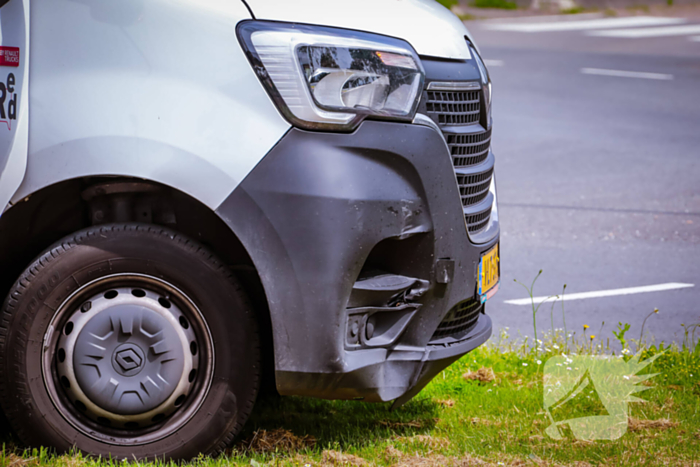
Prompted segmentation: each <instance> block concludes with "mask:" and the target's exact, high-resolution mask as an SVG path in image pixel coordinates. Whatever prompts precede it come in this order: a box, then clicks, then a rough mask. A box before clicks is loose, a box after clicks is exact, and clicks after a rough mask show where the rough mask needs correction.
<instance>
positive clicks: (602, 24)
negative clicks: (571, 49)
mask: <svg viewBox="0 0 700 467" xmlns="http://www.w3.org/2000/svg"><path fill="white" fill-rule="evenodd" d="M684 22H685V19H683V18H661V17H656V16H627V17H624V18H602V19H589V20H583V21H557V22H552V23H503V24H498V23H493V24H485V25H484V27H485V28H486V29H494V30H497V31H516V32H550V31H580V30H585V29H610V28H633V27H640V26H661V25H668V24H680V23H684Z"/></svg>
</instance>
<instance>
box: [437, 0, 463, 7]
mask: <svg viewBox="0 0 700 467" xmlns="http://www.w3.org/2000/svg"><path fill="white" fill-rule="evenodd" d="M437 2H438V3H439V4H440V5H442V6H444V7H445V8H452V7H453V6H455V5H459V0H437Z"/></svg>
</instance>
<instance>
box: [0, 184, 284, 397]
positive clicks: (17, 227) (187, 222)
mask: <svg viewBox="0 0 700 467" xmlns="http://www.w3.org/2000/svg"><path fill="white" fill-rule="evenodd" d="M95 193H97V195H95ZM119 197H121V199H120V200H119V201H114V203H112V201H111V199H116V198H119ZM95 198H101V199H100V200H99V201H95ZM144 198H146V201H144ZM149 200H150V206H149V205H148V204H149ZM119 203H121V207H119ZM124 203H126V206H127V209H126V215H127V216H128V215H129V212H128V211H131V215H132V216H133V217H134V218H125V217H124V216H125V210H124ZM110 204H112V205H110ZM129 204H131V206H130V209H129ZM144 206H145V207H144ZM100 209H102V210H103V211H105V214H104V216H103V217H102V219H99V220H97V219H96V210H100ZM144 209H146V210H150V213H149V215H148V216H147V217H148V218H147V219H143V218H140V217H138V216H139V213H142V212H143V210H144ZM113 221H119V222H123V221H138V222H143V223H147V224H154V225H162V226H164V227H168V228H170V229H173V230H175V231H177V232H179V233H182V234H184V235H186V236H188V237H190V238H192V239H194V240H196V241H198V242H199V243H201V244H203V245H205V246H206V247H207V248H209V249H210V250H212V251H213V252H214V253H215V254H216V255H217V256H218V257H219V258H221V259H222V260H223V261H224V262H225V263H226V264H227V265H228V266H229V268H230V269H231V271H232V272H233V273H234V275H235V276H236V277H237V278H238V280H239V281H240V282H241V283H242V284H243V286H244V288H245V290H246V292H247V294H248V296H249V298H250V300H251V302H252V305H253V308H254V309H255V310H256V314H257V320H258V324H259V327H260V338H261V347H262V364H263V371H262V388H269V387H271V386H272V387H274V357H273V353H274V349H273V344H272V324H271V321H270V311H269V307H268V302H267V297H266V294H265V290H264V288H263V285H262V282H261V279H260V277H259V275H258V270H257V268H256V266H255V264H254V262H253V260H252V259H251V257H250V255H249V254H248V252H247V251H246V249H245V247H244V246H243V244H242V242H241V241H240V239H239V237H238V235H237V234H236V233H235V232H234V231H233V230H232V228H231V227H230V226H229V225H227V223H226V222H224V221H223V220H222V219H221V218H220V217H219V215H217V213H216V212H215V211H213V210H212V209H210V208H209V207H208V206H206V205H205V204H203V203H201V202H200V201H198V200H196V199H195V198H193V197H192V196H190V195H188V194H187V193H185V192H183V191H181V190H178V189H176V188H174V187H171V186H168V185H164V184H161V183H158V182H155V181H152V180H144V179H140V178H133V177H114V176H109V177H107V176H102V177H100V176H96V177H82V178H73V179H69V180H63V181H60V182H57V183H54V184H52V185H49V186H45V187H43V188H41V189H39V190H37V191H35V192H33V193H31V194H29V195H27V196H25V197H24V198H22V199H20V200H19V201H18V202H16V203H15V204H14V205H13V206H12V207H10V208H9V209H7V210H6V211H5V212H4V213H3V214H2V216H0V264H2V265H3V268H1V269H0V297H2V298H3V299H4V297H6V296H7V294H8V292H9V290H10V288H11V287H12V285H13V284H14V282H15V281H16V280H17V278H18V277H19V276H20V274H21V273H22V271H23V270H24V269H25V268H26V267H27V266H28V265H29V264H31V262H32V261H33V260H34V259H35V258H36V257H37V256H38V255H40V254H41V253H42V252H43V251H44V250H46V249H47V248H48V247H49V246H51V245H52V244H53V243H55V242H57V241H59V240H60V239H62V238H63V237H65V236H67V235H69V234H71V233H73V232H76V231H78V230H81V229H83V228H86V227H89V226H91V225H96V224H100V223H107V222H113Z"/></svg>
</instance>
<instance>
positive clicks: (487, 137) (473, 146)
mask: <svg viewBox="0 0 700 467" xmlns="http://www.w3.org/2000/svg"><path fill="white" fill-rule="evenodd" d="M445 136H447V145H448V146H449V148H450V154H452V162H453V163H454V165H455V167H469V166H470V165H475V164H478V163H480V162H483V161H484V160H486V157H487V156H488V155H489V147H490V146H491V130H488V131H484V132H482V133H472V134H468V135H445Z"/></svg>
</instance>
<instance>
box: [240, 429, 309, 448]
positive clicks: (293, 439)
mask: <svg viewBox="0 0 700 467" xmlns="http://www.w3.org/2000/svg"><path fill="white" fill-rule="evenodd" d="M315 445H316V439H315V438H314V437H313V436H309V435H306V436H296V435H295V434H294V433H292V432H291V431H289V430H285V429H284V428H278V429H276V430H272V431H267V430H257V431H256V432H255V433H253V435H252V436H251V437H250V438H248V439H247V440H245V441H243V442H242V443H240V444H239V445H238V448H239V450H241V451H242V452H246V453H247V452H254V453H266V452H294V451H299V450H301V449H306V448H313V447H314V446H315Z"/></svg>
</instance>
